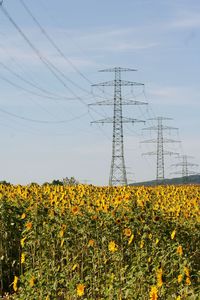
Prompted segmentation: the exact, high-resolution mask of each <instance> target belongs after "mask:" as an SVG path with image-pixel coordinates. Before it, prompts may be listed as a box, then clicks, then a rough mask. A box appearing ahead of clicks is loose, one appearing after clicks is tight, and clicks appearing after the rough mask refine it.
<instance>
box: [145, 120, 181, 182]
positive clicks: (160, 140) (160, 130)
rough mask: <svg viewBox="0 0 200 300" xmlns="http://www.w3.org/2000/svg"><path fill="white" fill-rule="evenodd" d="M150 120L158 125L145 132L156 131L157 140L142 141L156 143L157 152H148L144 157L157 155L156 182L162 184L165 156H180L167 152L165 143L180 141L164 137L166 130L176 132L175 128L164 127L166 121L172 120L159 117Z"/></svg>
mask: <svg viewBox="0 0 200 300" xmlns="http://www.w3.org/2000/svg"><path fill="white" fill-rule="evenodd" d="M149 120H154V121H157V125H155V126H151V127H147V128H143V130H155V131H156V132H157V138H156V139H150V140H145V141H142V143H155V144H156V145H157V149H156V151H152V152H146V153H143V155H156V180H157V181H158V182H162V181H163V180H164V179H165V155H178V153H175V152H172V151H167V150H165V149H164V144H165V143H177V142H179V141H176V140H173V139H167V138H165V137H164V131H165V130H174V129H177V128H175V127H171V126H166V125H163V121H164V120H172V119H171V118H164V117H157V118H152V119H149Z"/></svg>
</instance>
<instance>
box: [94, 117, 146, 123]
mask: <svg viewBox="0 0 200 300" xmlns="http://www.w3.org/2000/svg"><path fill="white" fill-rule="evenodd" d="M93 123H99V124H104V123H113V118H105V119H101V120H97V121H92V122H91V124H93ZM120 123H145V121H143V120H138V119H132V118H126V117H122V119H121V120H120Z"/></svg>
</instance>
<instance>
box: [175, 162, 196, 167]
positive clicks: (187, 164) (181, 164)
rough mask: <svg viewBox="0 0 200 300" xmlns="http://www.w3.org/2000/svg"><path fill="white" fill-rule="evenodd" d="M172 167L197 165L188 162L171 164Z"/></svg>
mask: <svg viewBox="0 0 200 300" xmlns="http://www.w3.org/2000/svg"><path fill="white" fill-rule="evenodd" d="M171 166H173V167H184V166H185V167H198V164H194V163H189V162H180V163H176V164H172V165H171Z"/></svg>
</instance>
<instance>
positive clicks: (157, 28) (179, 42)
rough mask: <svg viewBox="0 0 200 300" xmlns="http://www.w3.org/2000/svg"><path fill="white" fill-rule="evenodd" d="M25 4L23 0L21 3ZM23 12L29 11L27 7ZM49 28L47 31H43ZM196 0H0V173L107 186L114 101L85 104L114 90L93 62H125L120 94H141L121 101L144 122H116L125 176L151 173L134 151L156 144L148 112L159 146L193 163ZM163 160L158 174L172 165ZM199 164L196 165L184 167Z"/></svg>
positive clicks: (199, 123)
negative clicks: (159, 120) (160, 131)
mask: <svg viewBox="0 0 200 300" xmlns="http://www.w3.org/2000/svg"><path fill="white" fill-rule="evenodd" d="M23 3H25V5H26V6H24V5H23ZM30 13H31V14H30ZM45 34H47V35H48V37H50V40H49V39H48V37H47V35H45ZM199 50H200V2H199V1H197V0H191V1H188V0H187V1H186V0H161V1H160V0H125V1H118V0H109V1H107V0H101V1H97V0H96V1H95V0H84V1H82V0H74V1H65V0H59V1H53V0H48V1H47V0H35V1H31V0H26V1H25V0H4V1H3V3H2V6H1V7H0V132H1V147H0V152H1V155H0V180H6V181H8V182H11V183H13V184H29V183H31V182H37V183H44V182H51V181H52V180H54V179H60V180H62V179H63V178H65V177H71V176H73V177H75V178H76V179H77V180H79V181H80V182H82V183H85V182H87V183H90V184H95V185H107V184H108V179H109V173H110V165H111V155H112V135H113V133H112V124H104V125H99V124H95V123H92V122H94V121H96V120H99V119H103V118H108V117H112V116H113V107H112V106H110V107H108V106H97V105H95V106H94V105H92V106H89V105H88V104H91V103H95V102H97V101H103V100H109V99H113V87H105V88H98V87H94V86H92V84H95V83H100V82H102V81H103V82H105V81H109V80H113V79H114V77H113V76H114V74H113V73H112V72H98V70H102V69H107V68H112V67H124V68H133V69H137V72H123V73H122V79H123V80H129V81H134V82H139V83H143V84H144V86H142V87H137V88H129V87H124V88H122V98H123V99H126V100H128V99H131V100H138V101H145V102H148V105H145V106H142V105H137V106H129V107H128V108H127V107H126V106H124V107H123V115H124V116H125V117H130V118H134V119H139V120H144V121H146V122H145V124H142V123H134V124H133V125H132V124H124V126H123V131H124V154H125V163H126V167H127V177H128V179H129V182H139V181H144V180H151V179H155V177H156V159H155V157H154V156H146V155H142V153H145V152H152V151H155V150H156V144H154V143H152V144H150V143H148V144H145V143H141V142H142V141H143V140H146V139H154V138H156V131H153V130H151V131H150V130H143V129H144V128H148V127H149V126H156V121H153V120H149V119H152V118H155V117H157V116H163V117H167V118H172V120H166V121H165V122H164V124H165V125H166V126H171V127H175V128H178V130H166V131H165V138H168V139H175V140H178V141H181V143H171V144H168V143H166V144H165V149H166V150H169V151H173V152H175V153H180V154H186V155H190V156H193V158H190V162H192V163H197V164H200V151H199V149H200V140H199V127H200V118H199V111H200V85H199V78H200V68H199ZM177 162H179V159H178V158H177V157H176V156H174V155H173V156H170V157H167V156H166V159H165V177H166V178H169V177H174V176H175V175H174V174H172V173H173V172H177V171H181V169H180V168H174V167H172V166H171V165H172V164H176V163H177ZM191 170H193V171H197V172H199V171H198V168H196V169H195V168H191Z"/></svg>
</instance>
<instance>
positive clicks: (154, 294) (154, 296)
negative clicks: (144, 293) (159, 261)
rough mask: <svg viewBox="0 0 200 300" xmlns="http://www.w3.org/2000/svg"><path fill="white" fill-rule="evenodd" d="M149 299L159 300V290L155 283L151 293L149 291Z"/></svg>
mask: <svg viewBox="0 0 200 300" xmlns="http://www.w3.org/2000/svg"><path fill="white" fill-rule="evenodd" d="M149 297H150V298H149V300H157V299H158V290H157V287H156V286H155V285H153V286H152V287H151V290H150V293H149Z"/></svg>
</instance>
